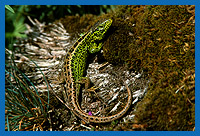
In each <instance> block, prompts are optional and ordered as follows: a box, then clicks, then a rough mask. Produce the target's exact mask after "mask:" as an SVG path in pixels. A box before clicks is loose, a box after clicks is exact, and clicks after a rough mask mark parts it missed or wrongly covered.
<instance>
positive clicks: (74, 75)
mask: <svg viewBox="0 0 200 136" xmlns="http://www.w3.org/2000/svg"><path fill="white" fill-rule="evenodd" d="M111 24H112V20H111V19H108V20H106V21H104V22H103V23H101V24H99V25H97V27H95V28H93V29H90V30H89V31H88V32H87V33H85V34H84V35H83V36H82V37H80V38H79V39H78V40H77V41H76V42H75V44H74V45H73V46H72V47H71V49H70V50H69V51H68V53H67V55H66V58H65V63H64V69H63V72H64V78H65V81H66V88H67V95H68V103H69V105H70V110H72V112H73V113H74V114H75V115H76V116H78V117H79V118H81V119H83V120H84V121H85V122H87V123H89V122H94V123H106V122H111V121H113V120H116V119H118V118H120V117H121V116H123V115H124V114H125V113H126V111H127V110H128V109H129V107H130V105H131V101H132V99H131V91H130V90H129V89H127V91H128V102H127V104H126V105H125V107H124V108H123V110H122V111H120V112H119V113H117V114H115V115H112V116H108V117H97V116H92V115H88V114H87V113H85V112H83V111H82V109H81V108H80V106H79V103H78V96H79V91H80V86H81V85H80V83H79V81H80V80H81V79H83V78H85V77H83V76H84V73H85V71H86V62H87V57H88V55H89V53H96V52H98V51H100V50H101V47H102V46H103V44H102V41H101V40H102V39H103V37H104V35H105V33H106V32H107V30H108V29H109V27H110V26H111Z"/></svg>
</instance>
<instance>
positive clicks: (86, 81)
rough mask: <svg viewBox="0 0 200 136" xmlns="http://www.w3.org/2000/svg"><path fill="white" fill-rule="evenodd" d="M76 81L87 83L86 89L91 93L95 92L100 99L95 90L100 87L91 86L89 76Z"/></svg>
mask: <svg viewBox="0 0 200 136" xmlns="http://www.w3.org/2000/svg"><path fill="white" fill-rule="evenodd" d="M76 83H79V84H85V91H88V92H89V93H91V92H94V94H95V95H96V96H97V98H98V99H100V98H99V96H98V95H97V93H96V91H95V90H96V89H98V87H95V86H92V87H90V86H91V80H90V78H89V77H81V78H80V79H79V80H78V81H76ZM89 87H90V88H89Z"/></svg>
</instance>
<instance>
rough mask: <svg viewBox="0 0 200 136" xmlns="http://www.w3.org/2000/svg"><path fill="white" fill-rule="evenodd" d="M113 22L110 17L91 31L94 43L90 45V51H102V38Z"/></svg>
mask: <svg viewBox="0 0 200 136" xmlns="http://www.w3.org/2000/svg"><path fill="white" fill-rule="evenodd" d="M111 24H112V20H111V19H108V20H106V21H104V22H102V23H100V24H99V25H97V27H95V28H94V29H93V31H92V33H91V37H92V41H93V43H94V44H91V45H90V52H91V53H95V52H98V51H100V49H101V47H102V46H103V44H102V42H101V40H102V39H103V37H104V35H105V33H106V32H107V30H108V29H109V27H110V26H111Z"/></svg>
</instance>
